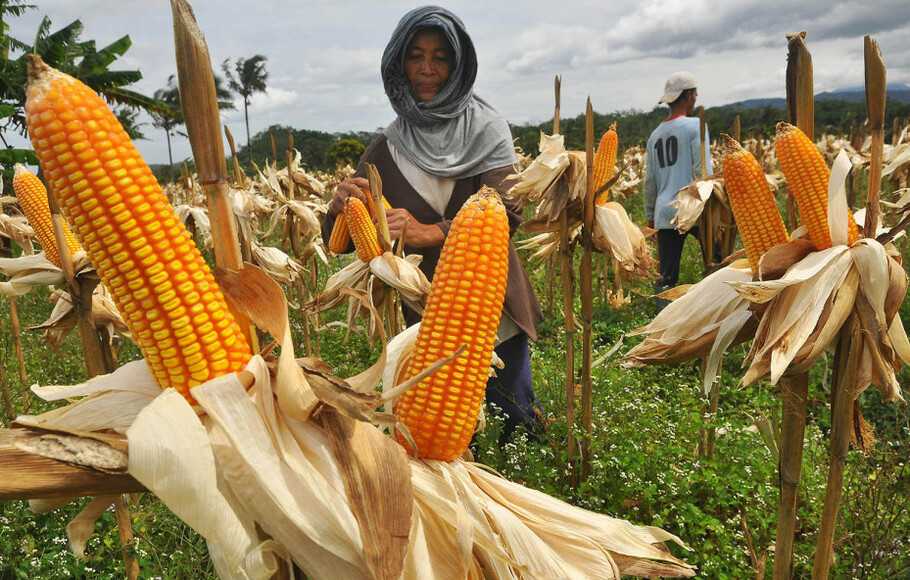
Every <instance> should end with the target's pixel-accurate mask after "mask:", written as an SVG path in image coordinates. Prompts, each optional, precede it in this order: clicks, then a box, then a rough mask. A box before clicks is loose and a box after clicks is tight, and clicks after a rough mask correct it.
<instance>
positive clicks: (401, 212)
mask: <svg viewBox="0 0 910 580" xmlns="http://www.w3.org/2000/svg"><path fill="white" fill-rule="evenodd" d="M385 215H386V221H387V222H388V223H389V235H390V236H391V238H392V239H393V240H396V239H398V238H400V237H401V235H402V233H403V234H404V243H405V244H406V245H408V246H411V247H412V248H434V247H439V246H441V245H442V243H443V242H444V241H445V235H444V234H443V233H442V230H441V229H439V226H437V225H435V224H422V223H420V222H419V221H417V220H416V219H414V216H412V215H411V212H409V211H408V210H406V209H403V208H393V209H387V210H386V212H385Z"/></svg>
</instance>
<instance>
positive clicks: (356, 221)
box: [344, 197, 382, 262]
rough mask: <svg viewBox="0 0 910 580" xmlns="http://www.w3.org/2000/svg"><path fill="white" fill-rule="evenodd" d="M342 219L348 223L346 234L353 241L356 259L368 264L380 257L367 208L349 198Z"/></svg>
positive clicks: (377, 240) (376, 238)
mask: <svg viewBox="0 0 910 580" xmlns="http://www.w3.org/2000/svg"><path fill="white" fill-rule="evenodd" d="M344 219H345V221H346V222H347V223H348V232H349V233H350V235H351V239H352V240H354V249H355V250H357V257H358V258H360V259H361V260H363V261H364V262H369V261H370V260H372V259H373V258H375V257H377V256H381V255H382V246H380V245H379V236H378V234H377V233H376V226H375V225H373V220H372V219H370V213H369V211H367V206H365V205H363V202H362V201H360V200H359V199H357V198H356V197H349V198H348V199H347V201H345V203H344Z"/></svg>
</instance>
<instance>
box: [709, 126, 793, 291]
mask: <svg viewBox="0 0 910 580" xmlns="http://www.w3.org/2000/svg"><path fill="white" fill-rule="evenodd" d="M724 139H725V141H724V145H725V149H726V150H725V151H724V157H723V168H724V184H725V186H726V190H727V196H728V197H729V198H730V204H731V205H732V206H733V217H734V218H735V219H736V227H737V229H738V230H739V234H740V237H741V238H742V240H743V246H744V247H745V249H746V256H747V257H748V258H749V264H750V265H751V266H752V273H753V274H757V273H758V260H759V258H761V256H762V254H764V253H765V252H767V251H768V249H769V248H770V247H771V246H775V245H777V244H782V243H784V242H786V241H787V228H786V226H784V220H783V219H781V217H780V210H779V209H778V208H777V202H776V201H775V199H774V193H773V192H772V191H771V186H770V185H768V181H767V180H766V179H765V172H764V171H762V168H761V165H760V164H759V163H758V160H757V159H755V157H754V156H753V155H752V154H751V153H749V152H748V151H746V150H745V149H743V148H742V147H741V146H740V144H739V143H737V142H736V140H735V139H732V138H731V137H729V136H726V135H724Z"/></svg>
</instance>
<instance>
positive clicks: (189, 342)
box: [25, 56, 251, 400]
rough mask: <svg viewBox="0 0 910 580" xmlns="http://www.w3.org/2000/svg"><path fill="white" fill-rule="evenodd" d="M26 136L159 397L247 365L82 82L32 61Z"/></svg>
mask: <svg viewBox="0 0 910 580" xmlns="http://www.w3.org/2000/svg"><path fill="white" fill-rule="evenodd" d="M28 75H29V84H28V89H27V101H26V107H25V110H26V115H27V120H28V131H29V136H30V138H31V141H32V145H33V146H34V148H35V153H36V154H37V155H38V159H39V160H40V162H41V167H42V169H43V170H44V173H45V175H47V178H48V182H49V183H50V184H51V186H52V187H53V190H54V192H55V195H56V196H57V198H58V200H59V202H60V205H61V209H62V211H63V213H64V214H65V216H66V218H67V220H68V221H69V223H70V224H72V226H73V227H74V228H75V230H76V232H77V233H78V235H79V238H80V239H81V240H82V242H83V244H84V246H85V249H86V251H87V252H88V255H89V258H90V259H91V261H92V264H94V266H95V268H96V269H97V271H98V273H99V275H100V276H101V280H102V282H103V283H104V285H105V286H106V287H107V288H108V289H109V290H110V291H111V293H112V294H113V297H114V302H115V303H116V305H117V308H118V310H120V312H121V313H122V314H123V315H124V318H125V319H126V323H127V326H128V327H129V330H130V333H131V334H132V336H133V339H134V340H135V341H136V342H137V343H138V345H139V347H140V349H141V350H142V353H143V354H144V355H145V360H146V362H147V363H148V365H149V368H150V369H151V371H152V373H153V374H154V376H155V378H156V380H157V381H158V384H159V385H160V386H161V387H162V388H167V387H173V388H175V389H176V390H178V391H179V392H181V393H182V394H183V395H184V396H186V397H187V398H189V399H190V400H192V397H191V396H190V394H189V389H190V388H191V387H193V386H195V385H198V384H200V383H203V382H205V381H207V380H209V379H212V378H214V377H217V376H219V375H223V374H227V373H230V372H234V371H237V370H240V369H242V368H243V366H244V365H245V364H246V362H247V361H248V360H249V358H250V356H251V352H250V347H249V345H248V343H247V341H246V338H245V337H244V335H243V333H242V331H241V329H240V327H239V325H238V324H237V322H236V321H235V320H234V318H233V316H232V315H231V313H230V311H229V310H228V308H227V304H226V302H225V299H224V296H223V295H222V293H221V289H220V288H219V287H218V285H217V284H216V282H215V279H214V277H213V276H212V273H211V271H210V270H209V268H208V266H207V265H206V263H205V261H204V260H203V259H202V255H201V254H200V253H199V250H198V249H197V248H196V246H195V244H193V241H192V238H190V235H189V233H188V232H187V230H186V228H185V227H184V226H183V224H182V223H181V222H180V220H179V219H178V218H177V215H176V214H175V213H174V209H173V208H172V207H171V205H170V204H169V203H168V200H167V198H166V197H165V195H164V193H163V192H162V190H161V187H160V186H159V185H158V182H157V181H155V177H154V176H153V175H152V172H151V170H150V169H149V167H148V165H146V164H145V161H143V159H142V157H141V156H140V154H139V152H138V151H137V150H136V148H135V146H134V145H133V143H132V142H131V141H130V138H129V136H127V134H126V132H125V131H124V130H123V127H122V126H121V125H120V123H119V121H118V120H117V118H116V117H115V116H114V114H113V113H112V112H111V110H110V109H109V108H108V107H107V105H106V104H105V103H104V101H103V100H102V99H101V97H99V96H98V95H97V94H96V93H95V92H94V91H92V90H91V89H90V88H89V87H87V86H85V85H84V84H82V83H81V82H80V81H78V80H76V79H74V78H72V77H70V76H69V75H66V74H64V73H61V72H60V71H58V70H55V69H53V68H51V67H49V66H47V65H46V64H45V63H44V62H43V61H42V60H41V59H40V57H37V56H32V57H30V60H29V72H28Z"/></svg>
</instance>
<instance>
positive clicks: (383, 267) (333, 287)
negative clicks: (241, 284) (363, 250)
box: [305, 252, 430, 338]
mask: <svg viewBox="0 0 910 580" xmlns="http://www.w3.org/2000/svg"><path fill="white" fill-rule="evenodd" d="M422 259H423V258H422V256H420V255H419V254H410V255H407V256H405V257H400V256H397V255H395V254H393V253H391V252H385V253H383V254H382V255H381V256H377V257H375V258H373V259H372V260H371V261H370V262H369V263H366V262H363V261H362V260H359V259H353V260H351V262H350V263H349V264H348V265H347V266H345V267H344V268H342V269H341V270H339V271H337V272H335V273H334V274H332V276H331V277H329V279H328V280H327V281H326V284H325V288H324V289H323V291H322V293H320V294H319V296H317V297H316V298H315V299H313V300H312V301H310V302H308V303H307V304H306V305H305V308H308V309H313V310H317V311H319V312H322V311H324V310H328V309H330V308H334V307H335V306H337V305H338V304H340V303H341V302H342V301H344V300H347V301H348V312H347V321H348V327H349V328H350V327H351V326H352V325H353V323H354V320H355V319H356V318H357V317H358V316H359V315H360V314H361V313H362V314H365V315H366V316H367V317H368V328H369V333H368V334H369V336H370V337H371V338H378V337H379V336H380V333H379V330H380V329H381V328H382V319H381V317H379V314H378V313H377V312H376V311H375V310H370V309H367V308H364V307H363V306H362V304H363V302H362V301H361V300H359V299H358V298H357V296H358V295H365V296H368V297H369V303H371V304H375V305H381V304H384V303H385V301H386V300H388V299H389V298H390V296H391V295H390V292H397V293H398V295H399V296H400V297H401V299H402V301H403V302H404V303H405V304H407V305H408V307H410V308H411V309H413V310H415V311H416V312H423V307H424V303H425V302H426V297H427V295H428V294H429V292H430V281H429V280H427V277H426V275H425V274H424V273H423V271H421V270H420V268H419V265H420V262H421V260H422ZM377 310H378V309H377Z"/></svg>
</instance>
